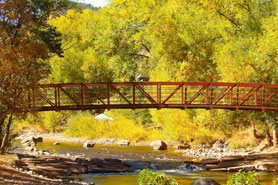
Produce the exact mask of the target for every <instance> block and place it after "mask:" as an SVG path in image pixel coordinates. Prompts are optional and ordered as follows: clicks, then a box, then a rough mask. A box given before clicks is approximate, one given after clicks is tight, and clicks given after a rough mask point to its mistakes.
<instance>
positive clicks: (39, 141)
mask: <svg viewBox="0 0 278 185" xmlns="http://www.w3.org/2000/svg"><path fill="white" fill-rule="evenodd" d="M32 139H33V141H34V142H35V143H36V144H37V143H42V142H43V138H42V137H33V138H32Z"/></svg>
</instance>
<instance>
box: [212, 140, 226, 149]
mask: <svg viewBox="0 0 278 185" xmlns="http://www.w3.org/2000/svg"><path fill="white" fill-rule="evenodd" d="M223 147H224V142H223V141H222V140H221V139H220V140H217V141H216V142H215V143H214V144H213V145H212V147H211V148H212V149H215V150H217V149H219V148H223Z"/></svg>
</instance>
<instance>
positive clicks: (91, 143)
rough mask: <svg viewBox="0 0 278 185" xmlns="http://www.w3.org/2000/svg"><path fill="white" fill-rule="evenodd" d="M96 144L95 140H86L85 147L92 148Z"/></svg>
mask: <svg viewBox="0 0 278 185" xmlns="http://www.w3.org/2000/svg"><path fill="white" fill-rule="evenodd" d="M94 146H95V142H94V141H85V142H84V144H83V147H84V148H92V147H94Z"/></svg>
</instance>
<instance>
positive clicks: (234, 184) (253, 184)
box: [227, 171, 260, 185]
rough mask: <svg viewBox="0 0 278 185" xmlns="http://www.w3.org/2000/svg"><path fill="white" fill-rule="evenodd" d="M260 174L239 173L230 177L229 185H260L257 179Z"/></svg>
mask: <svg viewBox="0 0 278 185" xmlns="http://www.w3.org/2000/svg"><path fill="white" fill-rule="evenodd" d="M257 175H258V174H257V173H256V172H254V171H249V172H244V171H239V172H237V173H235V174H233V175H232V176H230V177H229V179H228V181H227V185H260V183H259V181H258V180H257V179H256V178H255V177H256V176H257Z"/></svg>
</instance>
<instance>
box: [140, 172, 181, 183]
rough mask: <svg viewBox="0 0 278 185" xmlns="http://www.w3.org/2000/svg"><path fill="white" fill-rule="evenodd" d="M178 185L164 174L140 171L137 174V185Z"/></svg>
mask: <svg viewBox="0 0 278 185" xmlns="http://www.w3.org/2000/svg"><path fill="white" fill-rule="evenodd" d="M178 184H179V183H178V182H177V181H176V180H175V179H172V178H169V177H167V175H166V174H165V173H161V172H153V171H151V170H149V169H145V170H142V171H141V172H140V174H139V185H178Z"/></svg>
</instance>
